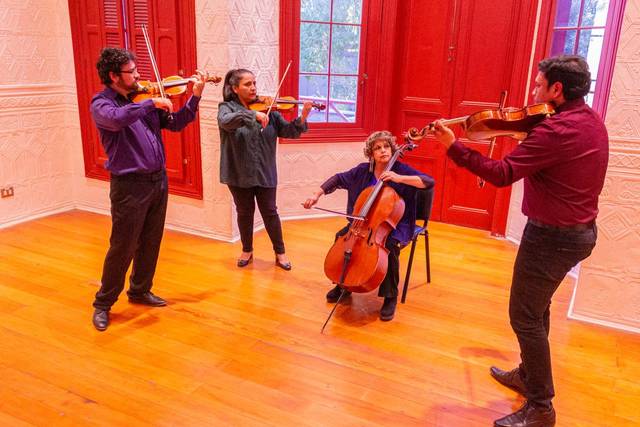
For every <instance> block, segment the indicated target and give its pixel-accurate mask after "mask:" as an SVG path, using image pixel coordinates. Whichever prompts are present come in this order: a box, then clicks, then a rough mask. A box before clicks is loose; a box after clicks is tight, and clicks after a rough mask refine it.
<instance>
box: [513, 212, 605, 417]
mask: <svg viewBox="0 0 640 427" xmlns="http://www.w3.org/2000/svg"><path fill="white" fill-rule="evenodd" d="M596 237H597V229H596V226H595V224H593V225H592V226H591V227H589V228H588V229H586V230H558V229H548V228H543V227H539V226H537V225H534V224H532V223H531V222H529V223H528V224H527V225H526V227H525V229H524V233H523V235H522V241H521V243H520V249H519V250H518V255H517V257H516V261H515V264H514V267H513V280H512V283H511V297H510V299H509V318H510V320H511V327H512V328H513V330H514V332H515V333H516V336H517V337H518V342H519V344H520V357H521V358H522V363H521V365H520V369H521V372H522V374H523V380H524V383H525V385H526V388H527V399H528V400H529V401H530V402H531V403H532V404H534V405H536V406H541V407H549V406H550V405H551V399H552V398H553V396H554V394H555V393H554V389H553V377H552V373H551V355H550V351H549V338H548V336H549V326H550V325H549V307H550V305H551V297H552V296H553V294H554V292H555V291H556V289H558V286H559V285H560V282H562V279H564V277H565V275H566V274H567V273H568V272H569V271H570V270H571V269H572V268H573V267H574V266H575V265H576V264H577V263H578V262H580V261H582V260H583V259H585V258H587V257H588V256H589V255H590V254H591V250H592V249H593V247H594V246H595V243H596Z"/></svg>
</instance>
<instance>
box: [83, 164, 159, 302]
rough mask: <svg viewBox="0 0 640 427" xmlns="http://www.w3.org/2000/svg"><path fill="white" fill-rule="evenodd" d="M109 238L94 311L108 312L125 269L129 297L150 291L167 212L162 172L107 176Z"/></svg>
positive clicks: (118, 293)
mask: <svg viewBox="0 0 640 427" xmlns="http://www.w3.org/2000/svg"><path fill="white" fill-rule="evenodd" d="M109 197H110V198H111V238H110V240H109V243H110V247H109V251H108V252H107V256H106V257H105V260H104V267H103V270H102V286H101V287H100V290H99V291H98V292H97V293H96V299H95V301H94V303H93V306H94V307H95V308H98V309H101V310H109V309H110V308H111V306H112V305H113V304H114V303H115V302H116V301H117V300H118V296H119V295H120V292H122V289H124V279H125V274H126V272H127V269H128V268H129V265H130V264H131V260H133V269H132V271H131V276H130V277H129V290H128V291H127V294H128V295H129V296H139V295H142V294H144V293H146V292H149V291H150V290H151V286H152V285H153V276H154V274H155V271H156V264H157V261H158V254H159V253H160V242H161V241H162V233H163V231H164V220H165V216H166V212H167V198H168V187H167V176H166V174H165V172H164V171H161V172H156V173H155V174H150V175H140V174H128V175H124V176H120V177H118V176H115V175H112V176H111V191H110V193H109Z"/></svg>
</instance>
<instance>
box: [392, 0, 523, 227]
mask: <svg viewBox="0 0 640 427" xmlns="http://www.w3.org/2000/svg"><path fill="white" fill-rule="evenodd" d="M425 3H426V4H425ZM532 3H533V2H532V0H506V1H501V2H496V1H494V0H451V1H444V2H442V1H427V2H425V1H424V0H423V1H419V0H408V1H406V2H402V4H401V6H400V12H399V13H398V16H399V24H400V22H402V24H403V25H402V27H403V28H401V29H400V35H399V36H398V38H397V43H396V44H397V45H398V46H399V47H400V49H399V51H398V54H397V60H396V75H397V76H398V81H399V87H400V90H399V93H398V94H397V95H396V101H395V102H394V104H395V105H396V110H395V111H396V114H395V119H394V120H393V123H394V128H393V129H394V132H395V133H396V134H400V133H401V132H404V131H406V130H407V129H408V128H409V127H412V126H413V127H417V128H422V127H423V126H425V125H426V124H427V123H429V122H431V121H432V120H434V119H437V118H453V117H460V116H467V115H469V114H471V113H474V112H476V111H478V110H482V109H487V108H495V107H497V105H498V101H499V99H500V93H501V91H503V90H507V91H508V92H509V97H508V99H507V105H514V102H515V105H516V106H521V105H522V104H523V99H524V97H523V92H524V85H525V84H526V71H527V68H528V61H529V56H528V54H527V52H530V48H531V43H532V39H533V25H532V23H534V22H535V15H534V8H533V7H532V6H533V4H532ZM399 27H400V25H399ZM510 100H511V102H510ZM455 131H456V132H457V133H458V134H459V133H460V130H459V129H455ZM463 142H464V143H466V144H469V145H470V146H471V147H472V148H475V149H477V150H478V151H480V152H482V153H485V154H486V153H487V152H488V142H486V141H468V140H463ZM505 144H507V145H508V146H509V147H511V143H507V142H505V140H504V139H502V140H501V139H499V140H498V141H497V144H496V147H495V149H494V152H493V156H494V158H498V157H500V156H502V155H503V151H504V147H503V146H504V145H505ZM425 146H426V148H423V147H425ZM432 146H433V147H434V148H432ZM435 147H437V148H435ZM407 160H408V162H409V163H410V164H412V165H414V166H416V167H421V168H429V169H423V170H424V171H425V172H427V173H429V174H431V175H432V176H434V178H436V180H437V182H436V194H435V200H434V211H433V214H432V217H433V218H434V219H440V220H442V221H445V222H449V223H453V224H458V225H465V226H471V227H476V228H482V229H487V230H492V231H493V232H494V233H497V234H502V233H504V224H505V219H506V215H507V211H508V193H507V194H506V195H505V190H501V192H500V193H499V197H497V194H498V193H497V191H496V188H495V187H493V186H492V185H491V184H488V183H487V184H485V185H484V186H483V188H479V186H478V182H477V178H476V177H475V176H474V175H473V174H471V173H470V172H468V171H466V170H464V169H461V168H458V167H457V166H456V165H455V164H454V163H453V161H451V160H449V159H448V158H447V156H446V153H445V151H444V149H443V148H442V146H441V145H440V144H439V143H435V142H433V139H432V138H430V137H429V138H426V139H424V140H423V141H422V144H421V147H420V148H419V149H418V150H416V151H415V152H414V153H412V154H411V155H410V156H408V157H407ZM505 196H506V203H505ZM496 208H498V209H499V211H496ZM496 215H497V216H498V218H495V216H496Z"/></svg>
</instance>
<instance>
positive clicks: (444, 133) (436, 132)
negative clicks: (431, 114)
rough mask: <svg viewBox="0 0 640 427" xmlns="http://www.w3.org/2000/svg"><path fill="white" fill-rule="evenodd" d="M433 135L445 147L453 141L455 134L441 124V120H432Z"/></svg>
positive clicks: (449, 145)
mask: <svg viewBox="0 0 640 427" xmlns="http://www.w3.org/2000/svg"><path fill="white" fill-rule="evenodd" d="M432 132H433V136H435V137H436V139H437V140H438V141H440V142H441V143H443V144H444V145H445V146H446V147H447V149H448V148H449V147H451V145H452V144H453V143H454V142H455V140H456V136H455V135H454V134H453V131H452V130H451V129H449V128H448V127H446V126H445V125H443V124H442V120H436V121H435V122H433V130H432Z"/></svg>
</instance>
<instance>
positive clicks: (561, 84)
mask: <svg viewBox="0 0 640 427" xmlns="http://www.w3.org/2000/svg"><path fill="white" fill-rule="evenodd" d="M538 69H539V72H538V75H537V77H536V79H535V87H534V89H533V97H534V100H535V102H540V103H541V102H549V103H551V104H553V105H554V107H555V110H556V114H555V115H553V116H551V117H549V118H547V119H545V120H543V121H542V122H540V123H539V124H538V125H537V126H535V127H534V128H533V130H532V131H531V132H530V133H529V134H528V136H527V138H526V139H525V140H524V141H523V142H522V143H521V144H520V145H518V146H517V147H516V148H515V149H514V150H513V152H511V154H509V155H507V156H506V157H505V158H504V159H502V160H491V159H489V158H487V157H485V156H483V155H481V154H480V153H478V152H476V151H474V150H472V149H470V148H468V147H465V146H464V145H462V144H461V143H460V142H459V141H457V140H456V138H455V136H454V134H453V132H452V131H451V130H450V129H448V128H447V127H445V126H443V125H442V123H441V122H438V121H437V122H435V132H434V133H435V136H436V138H437V139H438V140H439V141H440V142H441V143H443V144H444V145H445V146H446V147H447V148H448V151H447V155H448V156H449V157H451V158H452V159H453V161H454V162H455V163H456V164H457V165H458V166H462V167H465V168H467V169H468V170H470V171H471V172H473V173H474V174H476V175H478V176H479V177H481V178H484V179H485V180H487V181H488V182H490V183H492V184H494V185H496V186H498V187H503V186H507V185H510V184H511V183H513V182H515V181H517V180H519V179H521V178H522V179H524V197H523V200H522V212H523V213H524V214H525V215H526V216H527V217H528V218H529V220H528V222H527V225H526V227H525V229H524V232H523V235H522V240H521V243H520V247H519V249H518V254H517V257H516V260H515V264H514V268H513V278H512V283H511V295H510V300H509V318H510V321H511V326H512V328H513V330H514V332H515V333H516V336H517V338H518V342H519V344H520V354H521V358H522V361H521V363H520V366H519V367H517V368H515V369H513V370H511V371H503V370H501V369H498V368H496V367H492V368H491V370H490V372H491V375H492V376H493V377H494V378H495V379H496V380H497V381H498V382H500V383H501V384H503V385H505V386H507V387H509V388H511V389H513V390H515V391H517V392H518V393H520V394H522V395H524V396H525V397H526V398H527V401H526V402H525V404H524V405H523V406H522V407H521V408H520V409H519V410H518V411H516V412H514V413H513V414H510V415H507V416H506V417H503V418H501V419H499V420H496V421H495V425H496V426H505V427H506V426H520V427H522V426H553V425H554V424H555V410H554V408H553V405H552V404H551V400H552V399H553V397H554V388H553V378H552V375H551V356H550V351H549V340H548V335H549V308H550V305H551V298H552V296H553V294H554V292H555V291H556V289H557V288H558V286H559V285H560V282H562V280H563V279H564V277H565V275H566V274H567V272H569V271H570V270H571V269H572V268H573V267H574V266H575V265H576V264H577V263H578V262H580V261H582V260H584V259H585V258H587V257H588V256H589V255H590V254H591V251H592V249H593V247H594V246H595V243H596V235H597V230H596V224H595V219H596V216H597V214H598V196H599V194H600V192H601V190H602V187H603V185H604V178H605V173H606V170H607V162H608V158H609V154H608V151H609V148H608V144H609V143H608V137H607V130H606V129H605V126H604V123H603V122H602V119H601V118H600V117H599V116H598V114H597V113H595V112H594V111H593V110H592V109H591V108H590V107H589V106H588V105H586V104H585V101H584V97H585V96H586V95H587V94H588V93H589V87H590V85H591V75H590V73H589V66H588V65H587V63H586V61H585V60H584V58H582V57H580V56H557V57H553V58H548V59H545V60H543V61H541V62H540V63H539V64H538Z"/></svg>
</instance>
